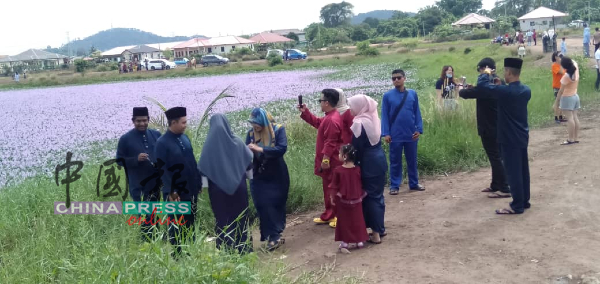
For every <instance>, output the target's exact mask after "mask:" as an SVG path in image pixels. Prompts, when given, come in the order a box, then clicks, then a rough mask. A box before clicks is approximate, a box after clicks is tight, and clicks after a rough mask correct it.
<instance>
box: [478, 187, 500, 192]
mask: <svg viewBox="0 0 600 284" xmlns="http://www.w3.org/2000/svg"><path fill="white" fill-rule="evenodd" d="M496 191H497V190H493V189H492V188H490V187H488V188H484V189H483V190H482V191H481V192H496Z"/></svg>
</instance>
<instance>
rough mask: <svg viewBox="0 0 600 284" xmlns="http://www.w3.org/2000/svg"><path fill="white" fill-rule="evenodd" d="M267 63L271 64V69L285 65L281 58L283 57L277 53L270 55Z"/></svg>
mask: <svg viewBox="0 0 600 284" xmlns="http://www.w3.org/2000/svg"><path fill="white" fill-rule="evenodd" d="M267 61H268V62H269V66H271V67H273V66H277V65H283V58H281V56H280V55H279V54H277V53H271V54H270V55H269V58H267Z"/></svg>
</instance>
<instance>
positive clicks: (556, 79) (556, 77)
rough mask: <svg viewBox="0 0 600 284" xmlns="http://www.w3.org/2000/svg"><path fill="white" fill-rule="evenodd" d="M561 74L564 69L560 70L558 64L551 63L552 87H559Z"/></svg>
mask: <svg viewBox="0 0 600 284" xmlns="http://www.w3.org/2000/svg"><path fill="white" fill-rule="evenodd" d="M563 74H564V71H563V72H560V64H558V63H556V62H554V63H552V88H554V89H560V79H562V77H563Z"/></svg>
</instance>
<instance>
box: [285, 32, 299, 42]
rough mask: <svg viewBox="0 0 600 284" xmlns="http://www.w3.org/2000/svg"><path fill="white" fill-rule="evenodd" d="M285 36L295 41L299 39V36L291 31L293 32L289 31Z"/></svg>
mask: <svg viewBox="0 0 600 284" xmlns="http://www.w3.org/2000/svg"><path fill="white" fill-rule="evenodd" d="M285 37H287V38H289V39H293V40H295V41H300V38H299V37H298V35H297V34H296V33H293V32H290V33H289V34H287V35H286V36H285Z"/></svg>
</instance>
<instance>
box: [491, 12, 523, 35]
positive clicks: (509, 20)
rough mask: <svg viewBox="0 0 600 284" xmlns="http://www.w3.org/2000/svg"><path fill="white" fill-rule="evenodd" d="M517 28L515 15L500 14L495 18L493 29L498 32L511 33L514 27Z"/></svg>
mask: <svg viewBox="0 0 600 284" xmlns="http://www.w3.org/2000/svg"><path fill="white" fill-rule="evenodd" d="M518 28H519V20H518V19H517V17H515V16H507V17H505V16H500V17H498V18H497V19H496V25H495V26H494V29H495V30H497V31H498V32H499V33H500V34H505V33H510V34H513V33H514V32H515V29H518Z"/></svg>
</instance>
